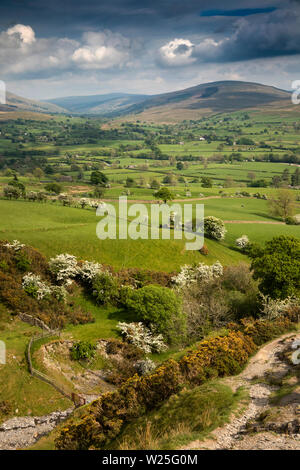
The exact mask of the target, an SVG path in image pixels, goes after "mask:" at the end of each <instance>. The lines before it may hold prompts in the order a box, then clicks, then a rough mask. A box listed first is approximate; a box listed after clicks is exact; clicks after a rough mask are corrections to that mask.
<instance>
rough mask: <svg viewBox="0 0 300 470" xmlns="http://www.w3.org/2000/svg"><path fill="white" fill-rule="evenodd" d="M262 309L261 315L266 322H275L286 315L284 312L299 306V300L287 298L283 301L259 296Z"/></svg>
mask: <svg viewBox="0 0 300 470" xmlns="http://www.w3.org/2000/svg"><path fill="white" fill-rule="evenodd" d="M261 297H262V309H261V314H262V315H263V316H264V317H265V318H266V319H267V320H275V319H276V318H279V317H281V316H282V315H284V314H285V313H286V311H287V310H288V309H289V308H290V307H292V306H294V305H299V299H298V298H296V297H287V298H286V299H284V300H279V299H272V298H271V297H269V296H268V295H263V294H261Z"/></svg>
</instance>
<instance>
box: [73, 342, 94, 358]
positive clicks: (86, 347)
mask: <svg viewBox="0 0 300 470" xmlns="http://www.w3.org/2000/svg"><path fill="white" fill-rule="evenodd" d="M95 352H96V346H95V345H93V344H92V343H90V342H89V341H77V342H76V343H74V344H73V346H72V348H71V351H70V354H71V358H72V359H73V360H75V361H80V360H90V359H93V357H95Z"/></svg>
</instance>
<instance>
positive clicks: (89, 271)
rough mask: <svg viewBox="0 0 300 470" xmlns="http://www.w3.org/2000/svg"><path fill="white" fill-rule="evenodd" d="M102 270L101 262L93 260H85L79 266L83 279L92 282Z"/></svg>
mask: <svg viewBox="0 0 300 470" xmlns="http://www.w3.org/2000/svg"><path fill="white" fill-rule="evenodd" d="M101 270H102V266H101V264H99V263H94V262H92V261H84V262H83V263H82V265H81V266H80V268H79V276H80V278H81V279H82V280H83V281H85V282H87V283H90V282H92V281H93V279H95V277H96V276H97V274H99V273H100V272H101Z"/></svg>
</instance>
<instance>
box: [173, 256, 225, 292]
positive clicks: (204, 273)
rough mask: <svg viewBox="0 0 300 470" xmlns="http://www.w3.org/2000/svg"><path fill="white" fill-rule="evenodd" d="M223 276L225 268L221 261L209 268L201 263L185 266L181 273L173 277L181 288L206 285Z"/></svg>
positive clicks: (174, 281)
mask: <svg viewBox="0 0 300 470" xmlns="http://www.w3.org/2000/svg"><path fill="white" fill-rule="evenodd" d="M222 275H223V266H222V265H221V263H220V262H219V261H216V262H215V263H214V264H213V265H211V266H209V265H207V264H205V263H199V264H198V265H195V266H190V265H187V264H186V265H184V266H182V267H181V270H180V273H178V274H177V275H176V276H174V277H172V281H173V283H174V284H175V285H176V286H177V287H179V288H181V287H185V286H187V285H190V284H192V283H195V282H196V283H205V282H209V281H211V280H213V279H216V278H218V277H220V276H222Z"/></svg>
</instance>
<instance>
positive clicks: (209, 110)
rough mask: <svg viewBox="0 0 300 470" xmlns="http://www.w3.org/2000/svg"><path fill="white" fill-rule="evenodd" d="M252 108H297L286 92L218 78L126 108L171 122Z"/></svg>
mask: <svg viewBox="0 0 300 470" xmlns="http://www.w3.org/2000/svg"><path fill="white" fill-rule="evenodd" d="M253 108H254V109H265V108H272V109H278V108H280V109H283V108H287V109H289V110H293V111H296V109H295V108H296V107H295V106H294V105H292V103H291V94H290V92H288V91H285V90H280V89H278V88H275V87H272V86H267V85H261V84H259V83H251V82H241V81H220V82H212V83H204V84H202V85H198V86H194V87H192V88H187V89H185V90H180V91H174V92H171V93H164V94H161V95H155V96H151V97H148V98H147V99H146V100H144V101H142V102H141V103H137V104H135V105H133V106H131V107H130V108H128V109H127V110H126V114H127V113H128V114H131V115H133V116H138V118H139V119H141V120H146V121H147V120H148V121H149V120H153V121H161V122H163V121H165V122H172V121H182V120H183V119H197V118H200V117H201V116H203V115H209V114H216V113H224V112H232V111H238V110H248V109H253Z"/></svg>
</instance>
